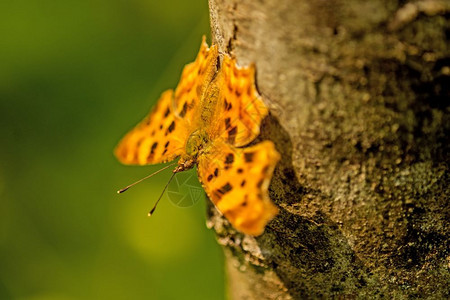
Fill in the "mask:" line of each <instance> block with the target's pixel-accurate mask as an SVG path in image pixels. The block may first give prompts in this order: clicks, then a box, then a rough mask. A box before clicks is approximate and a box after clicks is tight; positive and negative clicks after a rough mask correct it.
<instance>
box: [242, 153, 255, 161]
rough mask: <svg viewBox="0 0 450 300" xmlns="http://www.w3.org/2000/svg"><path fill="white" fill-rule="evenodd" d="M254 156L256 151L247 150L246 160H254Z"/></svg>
mask: <svg viewBox="0 0 450 300" xmlns="http://www.w3.org/2000/svg"><path fill="white" fill-rule="evenodd" d="M254 156H255V153H254V152H247V153H244V159H245V162H247V163H250V162H252V161H253V157H254Z"/></svg>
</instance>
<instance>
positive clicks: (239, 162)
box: [197, 140, 280, 235]
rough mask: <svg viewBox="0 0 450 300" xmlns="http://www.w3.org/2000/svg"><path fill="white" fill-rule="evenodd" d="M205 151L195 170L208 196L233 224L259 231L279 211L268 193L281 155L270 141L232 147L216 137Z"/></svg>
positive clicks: (255, 232)
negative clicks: (244, 146) (249, 145)
mask: <svg viewBox="0 0 450 300" xmlns="http://www.w3.org/2000/svg"><path fill="white" fill-rule="evenodd" d="M205 151H206V152H205V155H202V156H200V158H199V161H198V169H197V170H198V176H199V178H200V181H201V183H202V185H203V187H204V189H205V191H206V193H207V194H208V197H209V198H210V199H211V200H212V202H213V203H214V204H215V206H216V207H217V209H218V210H219V211H220V212H221V213H222V214H223V215H224V216H225V217H226V218H227V219H228V220H229V221H230V223H231V224H232V225H233V227H234V228H236V229H237V230H239V231H241V232H243V233H245V234H250V235H260V234H261V233H262V232H263V231H264V227H265V225H266V224H267V222H269V221H270V220H271V219H272V218H273V217H274V216H275V215H276V214H277V212H278V209H277V208H276V206H275V205H274V204H273V203H272V201H271V200H270V198H269V193H268V188H269V184H270V179H271V178H272V173H273V170H274V168H275V165H276V164H277V162H278V160H279V159H280V155H279V154H278V152H277V151H276V150H275V147H274V145H273V143H272V142H271V141H264V142H262V143H259V144H257V145H254V146H251V147H247V148H235V147H233V146H231V145H230V144H228V143H225V142H222V141H220V140H217V141H216V142H215V143H214V145H212V146H211V147H210V148H208V149H205Z"/></svg>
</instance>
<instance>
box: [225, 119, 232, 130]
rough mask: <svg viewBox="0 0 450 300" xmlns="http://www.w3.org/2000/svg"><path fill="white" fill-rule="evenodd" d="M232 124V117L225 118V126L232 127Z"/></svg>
mask: <svg viewBox="0 0 450 300" xmlns="http://www.w3.org/2000/svg"><path fill="white" fill-rule="evenodd" d="M230 125H231V119H230V118H226V119H225V128H226V129H228V128H230Z"/></svg>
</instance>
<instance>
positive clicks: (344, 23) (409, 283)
mask: <svg viewBox="0 0 450 300" xmlns="http://www.w3.org/2000/svg"><path fill="white" fill-rule="evenodd" d="M210 13H211V28H212V36H213V41H214V42H215V43H217V44H218V45H219V48H220V51H222V52H228V53H231V54H232V55H234V56H235V57H236V58H237V60H238V63H240V64H243V65H247V64H249V63H251V62H254V63H255V64H256V68H257V83H258V88H259V91H260V93H261V94H262V95H263V97H264V100H265V102H266V103H267V105H268V106H269V107H270V109H271V116H269V117H268V118H267V119H266V120H265V121H264V124H263V127H262V137H261V138H262V139H267V138H269V139H271V140H273V141H274V142H275V143H276V146H277V149H278V150H279V151H280V152H281V154H282V157H283V158H282V161H281V162H280V164H279V165H278V167H277V169H276V171H275V176H274V179H273V181H272V184H271V188H270V195H271V198H272V199H273V200H274V201H275V202H276V204H277V205H278V206H279V207H280V214H279V216H278V217H277V218H276V219H275V220H274V221H272V222H271V223H270V224H269V226H268V227H267V228H266V232H265V233H264V234H263V235H262V236H260V237H257V238H252V237H248V236H243V235H241V234H239V233H237V232H235V231H234V230H233V229H232V228H231V227H230V226H229V224H228V223H227V221H226V220H224V219H223V218H221V217H220V216H219V215H218V214H217V213H216V212H215V210H214V209H213V208H211V209H210V221H209V225H210V226H211V227H214V228H215V230H216V232H217V235H218V240H219V242H220V243H221V244H222V245H223V246H224V248H225V253H226V256H227V270H228V274H229V294H230V297H231V298H233V299H303V298H329V297H345V298H365V297H371V298H392V297H394V298H397V299H402V298H409V297H431V298H448V297H450V295H449V283H450V276H449V268H450V266H449V264H450V256H449V255H450V254H449V245H448V242H449V233H448V232H449V222H448V220H449V218H450V215H449V211H450V209H449V198H450V189H449V185H450V179H449V177H450V176H449V165H450V164H449V162H450V158H449V150H450V149H449V148H450V147H449V139H448V133H449V128H450V117H449V116H450V114H449V101H450V100H449V99H450V92H449V87H450V80H449V78H450V77H449V76H450V50H449V44H450V41H449V39H450V20H449V15H450V4H449V2H448V1H437V0H435V1H432V0H431V1H412V2H406V1H388V0H371V1H365V0H345V1H344V0H315V1H307V0H260V1H255V0H244V1H238V0H210Z"/></svg>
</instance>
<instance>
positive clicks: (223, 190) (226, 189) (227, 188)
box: [216, 182, 233, 195]
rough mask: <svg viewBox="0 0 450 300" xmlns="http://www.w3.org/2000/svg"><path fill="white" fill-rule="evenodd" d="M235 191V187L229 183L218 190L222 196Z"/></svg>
mask: <svg viewBox="0 0 450 300" xmlns="http://www.w3.org/2000/svg"><path fill="white" fill-rule="evenodd" d="M232 189H233V186H232V185H231V184H230V183H229V182H227V183H226V184H225V185H224V186H222V187H221V188H220V189H217V190H216V192H217V193H219V194H222V195H225V194H226V193H228V192H229V191H231V190H232Z"/></svg>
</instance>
